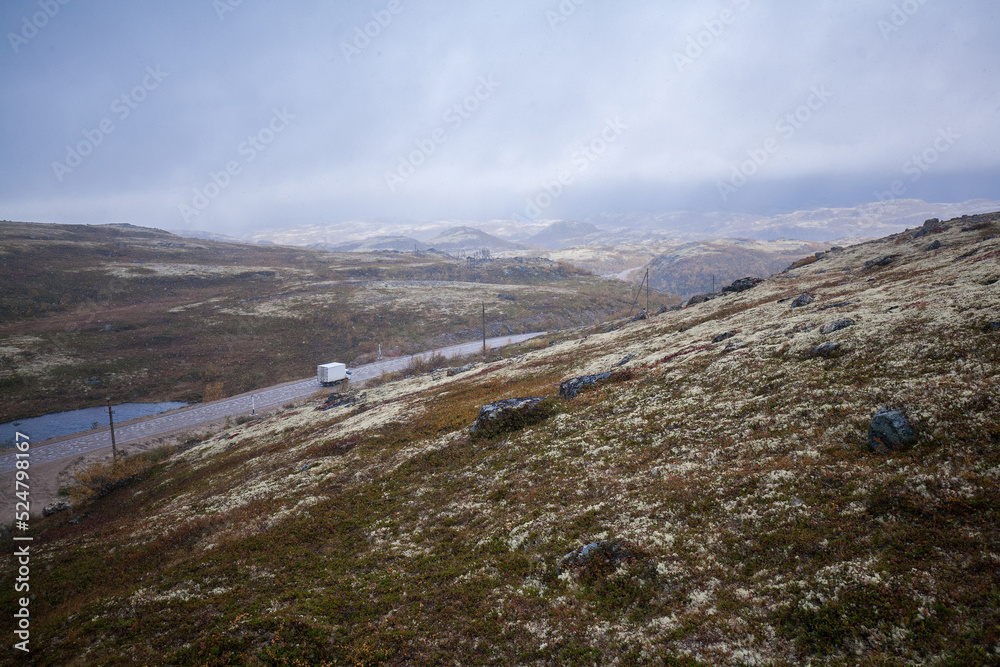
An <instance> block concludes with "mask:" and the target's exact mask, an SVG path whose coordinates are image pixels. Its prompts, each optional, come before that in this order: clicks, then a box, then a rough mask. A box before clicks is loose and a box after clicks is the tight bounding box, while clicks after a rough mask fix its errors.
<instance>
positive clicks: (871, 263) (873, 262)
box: [865, 256, 892, 269]
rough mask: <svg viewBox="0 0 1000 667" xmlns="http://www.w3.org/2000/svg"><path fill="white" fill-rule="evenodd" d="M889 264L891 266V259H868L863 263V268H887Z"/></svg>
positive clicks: (887, 257)
mask: <svg viewBox="0 0 1000 667" xmlns="http://www.w3.org/2000/svg"><path fill="white" fill-rule="evenodd" d="M890 264H892V257H889V256H886V257H879V258H878V259H870V260H868V261H867V262H865V268H866V269H874V268H875V267H878V266H889V265H890Z"/></svg>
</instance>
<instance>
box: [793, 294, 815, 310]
mask: <svg viewBox="0 0 1000 667" xmlns="http://www.w3.org/2000/svg"><path fill="white" fill-rule="evenodd" d="M815 300H816V297H814V296H813V295H812V294H803V295H802V296H800V297H799V298H797V299H795V301H792V306H791V307H792V308H802V307H804V306H808V305H809V304H810V303H812V302H813V301H815Z"/></svg>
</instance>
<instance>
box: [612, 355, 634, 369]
mask: <svg viewBox="0 0 1000 667" xmlns="http://www.w3.org/2000/svg"><path fill="white" fill-rule="evenodd" d="M633 359H635V355H634V354H629V355H626V356H625V358H624V359H622V360H621V361H619V362H618V363H617V364H615V366H618V367H621V366H624V365H625V364H627V363H628V362H630V361H632V360H633Z"/></svg>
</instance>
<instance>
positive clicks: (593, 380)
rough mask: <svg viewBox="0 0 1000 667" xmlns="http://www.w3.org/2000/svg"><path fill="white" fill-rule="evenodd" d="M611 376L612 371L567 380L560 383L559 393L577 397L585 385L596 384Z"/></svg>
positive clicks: (567, 396)
mask: <svg viewBox="0 0 1000 667" xmlns="http://www.w3.org/2000/svg"><path fill="white" fill-rule="evenodd" d="M609 377H611V373H600V374H599V375H584V376H581V377H578V378H573V379H571V380H566V381H565V382H563V383H562V384H560V385H559V395H560V396H562V397H563V398H575V397H576V395H577V394H579V393H580V390H582V389H583V388H584V387H589V386H592V385H596V384H597V383H598V382H601V381H602V380H607V379H608V378H609Z"/></svg>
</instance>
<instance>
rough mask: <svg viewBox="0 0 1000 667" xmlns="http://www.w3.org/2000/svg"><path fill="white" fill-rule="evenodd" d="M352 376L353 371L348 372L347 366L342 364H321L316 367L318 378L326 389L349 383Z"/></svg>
mask: <svg viewBox="0 0 1000 667" xmlns="http://www.w3.org/2000/svg"><path fill="white" fill-rule="evenodd" d="M350 375H351V371H349V370H347V366H346V365H344V364H341V363H336V362H334V363H332V364H320V365H319V366H317V367H316V378H317V379H318V380H319V383H320V384H321V385H323V386H324V387H329V386H331V385H335V384H340V383H341V382H347V379H348V377H350Z"/></svg>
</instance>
